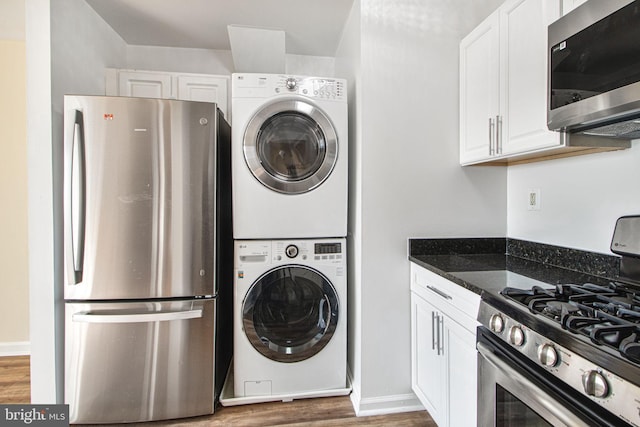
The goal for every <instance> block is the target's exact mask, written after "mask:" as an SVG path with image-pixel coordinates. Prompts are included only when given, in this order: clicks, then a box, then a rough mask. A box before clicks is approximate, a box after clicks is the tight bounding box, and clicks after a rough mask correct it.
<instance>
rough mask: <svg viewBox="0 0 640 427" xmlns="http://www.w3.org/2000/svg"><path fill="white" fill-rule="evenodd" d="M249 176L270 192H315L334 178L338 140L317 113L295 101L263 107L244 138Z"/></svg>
mask: <svg viewBox="0 0 640 427" xmlns="http://www.w3.org/2000/svg"><path fill="white" fill-rule="evenodd" d="M243 148H244V157H245V160H246V162H247V166H248V167H249V170H250V171H251V173H252V174H253V176H255V177H256V178H257V179H258V181H260V182H261V183H262V184H263V185H265V186H266V187H268V188H270V189H272V190H274V191H278V192H281V193H286V194H300V193H305V192H307V191H311V190H313V189H314V188H316V187H317V186H318V185H320V184H322V182H323V181H324V180H325V179H327V178H328V177H329V175H331V171H332V170H333V167H334V166H335V164H336V160H337V158H338V136H337V134H336V131H335V129H334V127H333V125H332V124H331V121H330V120H329V118H328V117H327V116H326V115H325V114H324V112H322V110H320V109H319V108H317V107H315V106H313V105H311V104H309V103H307V102H305V101H302V100H297V99H284V100H278V101H276V102H273V103H271V104H267V105H265V106H264V107H263V108H262V109H260V110H259V111H258V112H257V113H256V114H255V115H254V116H253V117H252V118H251V120H250V121H249V123H248V125H247V128H246V130H245V134H244V143H243Z"/></svg>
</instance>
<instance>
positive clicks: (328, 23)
mask: <svg viewBox="0 0 640 427" xmlns="http://www.w3.org/2000/svg"><path fill="white" fill-rule="evenodd" d="M353 1H354V0H86V2H87V3H88V4H89V5H90V6H91V7H92V8H93V9H94V10H95V11H96V12H97V13H98V14H99V15H100V16H102V18H103V19H104V20H105V21H106V22H107V23H108V24H109V25H110V26H111V27H112V28H113V29H114V30H115V31H116V32H117V33H118V34H120V36H121V37H122V38H123V39H124V40H125V42H127V44H131V45H149V46H170V47H187V48H201V49H222V50H230V49H231V47H230V45H229V35H228V33H227V25H240V26H249V27H257V28H265V29H277V30H284V31H285V33H286V39H285V48H286V53H288V54H295V55H312V56H335V53H336V49H337V47H338V43H339V42H340V37H341V36H342V29H343V28H344V24H345V21H346V19H347V17H348V15H349V12H350V10H351V6H352V4H353Z"/></svg>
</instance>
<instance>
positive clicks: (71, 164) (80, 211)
mask: <svg viewBox="0 0 640 427" xmlns="http://www.w3.org/2000/svg"><path fill="white" fill-rule="evenodd" d="M67 135H68V136H67V138H70V139H71V140H70V141H65V147H67V149H66V153H65V157H66V159H65V160H66V163H67V165H68V166H67V171H68V172H65V173H66V174H68V175H67V177H66V178H67V179H66V180H65V186H66V188H65V196H64V199H65V200H64V203H65V211H66V212H67V215H65V222H66V223H65V227H64V232H65V242H66V244H65V251H66V255H67V256H66V260H67V261H66V263H67V265H66V268H67V281H68V284H70V285H75V284H77V283H79V282H81V281H82V271H83V266H84V238H85V214H86V204H85V196H86V194H85V191H86V187H85V173H86V169H85V168H86V164H85V150H84V149H85V138H84V118H83V114H82V111H80V110H75V115H74V119H73V132H71V133H67Z"/></svg>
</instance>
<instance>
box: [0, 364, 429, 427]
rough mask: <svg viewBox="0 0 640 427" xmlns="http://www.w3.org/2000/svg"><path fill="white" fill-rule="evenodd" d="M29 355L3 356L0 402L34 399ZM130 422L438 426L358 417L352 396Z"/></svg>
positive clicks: (423, 420) (410, 415)
mask: <svg viewBox="0 0 640 427" xmlns="http://www.w3.org/2000/svg"><path fill="white" fill-rule="evenodd" d="M30 390H31V389H30V383H29V357H28V356H11V357H0V403H3V404H15V403H30V401H31V398H30V396H31V391H30ZM128 425H129V426H148V427H155V426H157V427H161V426H162V427H165V426H192V427H205V426H211V427H216V426H238V427H258V426H261V427H262V426H280V427H284V426H287V427H302V426H305V427H307V426H308V427H318V426H340V427H342V426H372V427H390V426H393V427H437V426H436V424H435V422H433V420H432V419H431V417H430V416H429V414H428V413H427V412H425V411H418V412H404V413H401V414H390V415H376V416H369V417H356V415H355V412H354V411H353V406H352V405H351V401H350V399H349V396H341V397H324V398H319V399H301V400H294V401H293V402H287V403H284V402H272V403H260V404H255V405H242V406H229V407H222V406H221V407H218V408H217V409H216V413H215V414H213V415H209V416H203V417H194V418H185V419H181V420H173V421H157V422H153V423H133V424H128Z"/></svg>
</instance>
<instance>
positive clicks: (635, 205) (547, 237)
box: [507, 141, 640, 255]
mask: <svg viewBox="0 0 640 427" xmlns="http://www.w3.org/2000/svg"><path fill="white" fill-rule="evenodd" d="M632 144H633V145H632V148H631V149H629V150H623V151H617V152H613V153H601V154H589V155H586V156H581V157H571V158H566V159H558V160H551V161H547V162H540V163H530V164H524V165H519V166H511V167H509V169H508V200H509V202H508V215H507V218H508V227H507V234H508V236H509V237H512V238H518V239H523V240H530V241H535V242H541V243H547V244H552V245H557V246H565V247H571V248H576V249H582V250H586V251H592V252H599V253H604V254H608V255H612V253H611V252H610V250H609V245H610V244H611V238H612V236H613V228H614V226H615V221H616V219H618V217H620V216H623V215H639V214H640V185H639V184H640V141H634V142H633V143H632ZM534 188H538V189H540V200H541V209H540V210H539V211H528V210H527V208H526V206H527V205H526V203H527V194H528V190H529V189H534Z"/></svg>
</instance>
